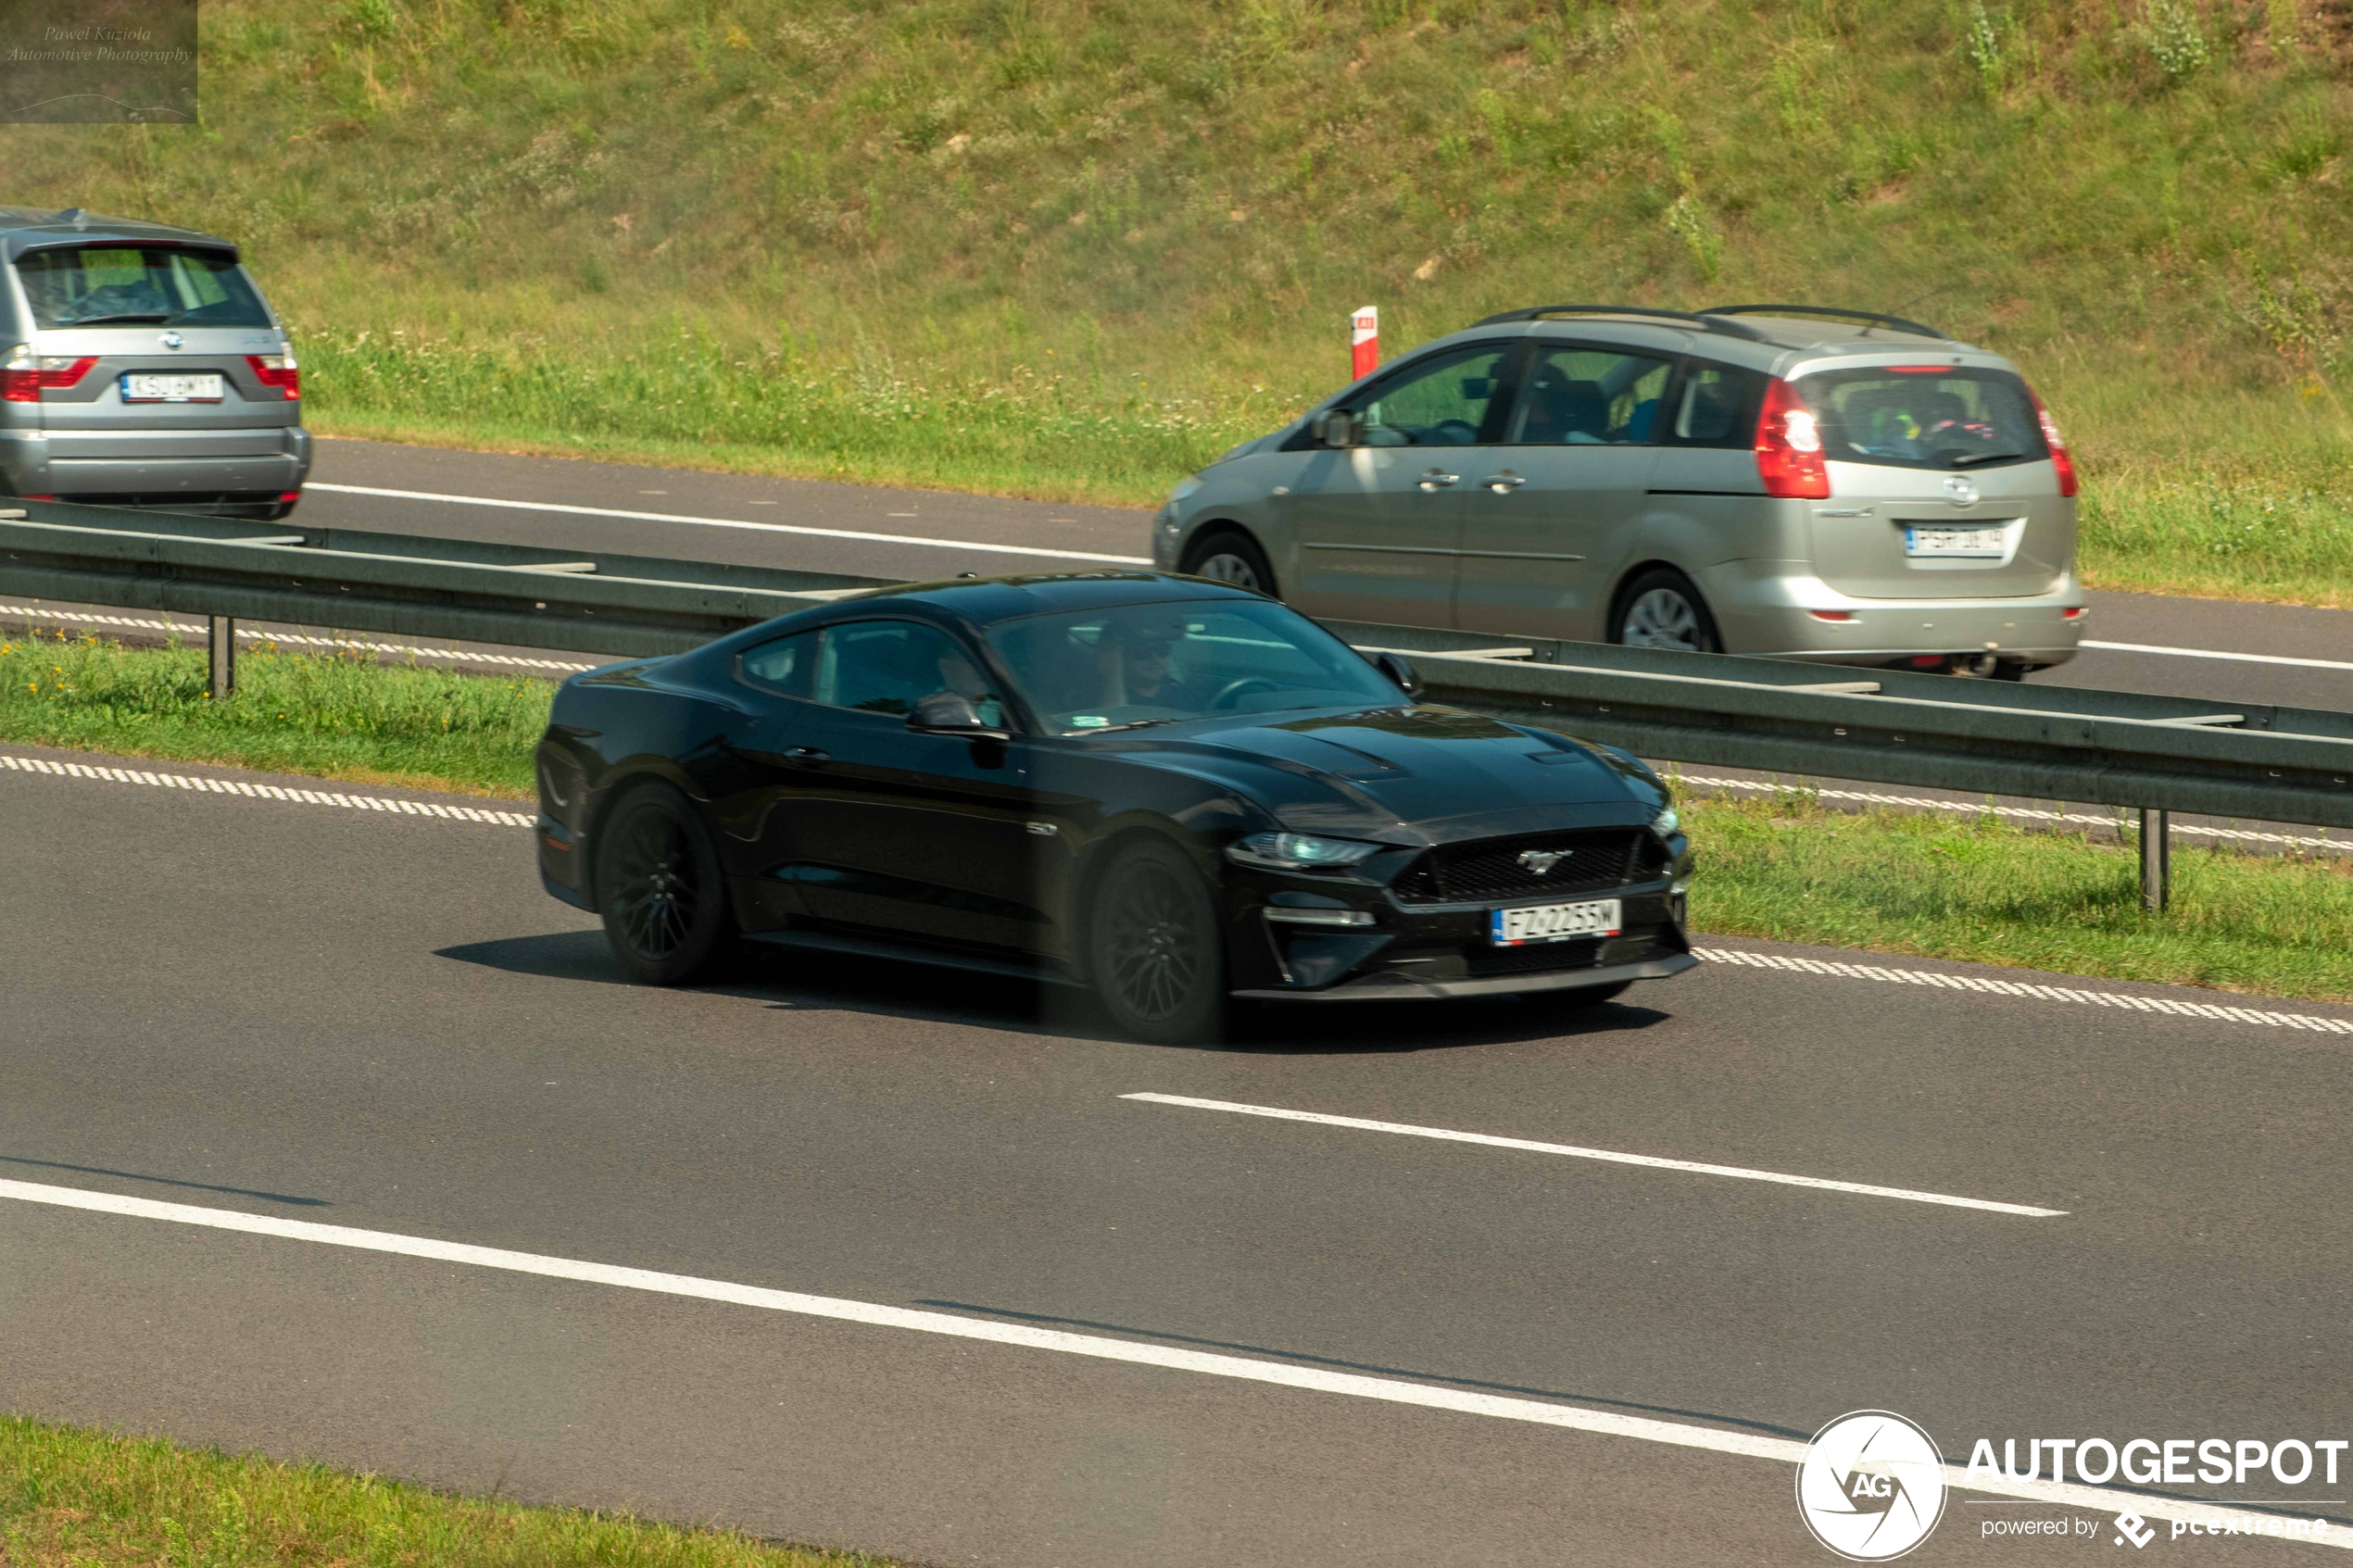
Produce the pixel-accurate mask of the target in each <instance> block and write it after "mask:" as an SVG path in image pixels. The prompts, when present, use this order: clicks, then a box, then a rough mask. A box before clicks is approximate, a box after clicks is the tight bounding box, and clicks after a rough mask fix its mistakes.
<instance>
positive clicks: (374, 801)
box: [0, 753, 535, 828]
mask: <svg viewBox="0 0 2353 1568" xmlns="http://www.w3.org/2000/svg"><path fill="white" fill-rule="evenodd" d="M0 770H6V771H11V772H19V773H46V774H48V775H50V776H51V777H53V778H67V779H94V780H97V781H98V782H100V783H102V784H145V785H146V786H147V787H149V788H151V789H184V790H190V791H193V792H195V794H198V795H230V796H238V797H245V798H249V799H254V800H280V801H286V802H290V803H292V804H296V805H302V806H337V807H341V808H343V809H346V810H352V811H382V812H384V813H386V814H387V815H390V816H396V817H425V818H432V819H436V820H438V821H442V822H481V823H485V824H487V825H490V826H493V827H521V828H527V827H529V826H531V825H532V823H533V822H534V821H535V819H534V818H532V817H531V816H529V815H527V814H525V813H523V812H522V811H497V810H492V809H488V808H485V807H480V806H446V805H443V804H442V803H441V802H440V801H437V800H402V799H399V798H397V797H393V796H385V795H350V794H346V793H345V792H343V791H341V790H323V789H290V788H288V787H286V786H285V785H283V784H249V783H247V782H246V781H245V780H244V779H216V778H205V777H201V776H198V775H196V774H193V773H152V772H149V771H146V770H145V769H144V768H105V767H100V766H98V765H96V764H94V763H89V762H53V761H51V760H50V759H47V758H45V757H11V756H8V755H7V754H6V753H0Z"/></svg>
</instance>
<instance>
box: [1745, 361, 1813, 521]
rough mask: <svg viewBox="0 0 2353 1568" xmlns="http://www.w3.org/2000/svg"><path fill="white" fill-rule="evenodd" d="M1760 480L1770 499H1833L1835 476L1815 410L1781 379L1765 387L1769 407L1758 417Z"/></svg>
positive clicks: (1757, 445)
mask: <svg viewBox="0 0 2353 1568" xmlns="http://www.w3.org/2000/svg"><path fill="white" fill-rule="evenodd" d="M1756 476H1757V477H1758V478H1759V479H1762V480H1763V481H1764V482H1765V494H1767V495H1780V496H1782V497H1784V498H1786V499H1791V500H1802V501H1827V500H1829V499H1830V495H1831V473H1830V470H1829V468H1827V467H1826V466H1825V465H1824V464H1823V462H1822V433H1821V430H1820V428H1819V426H1818V424H1817V423H1816V421H1815V419H1814V410H1813V409H1811V408H1807V407H1806V399H1805V398H1803V397H1800V396H1799V395H1797V388H1795V387H1793V386H1792V385H1790V383H1787V382H1785V381H1782V380H1780V378H1779V377H1775V378H1774V379H1773V380H1771V381H1769V382H1767V383H1765V407H1764V409H1763V411H1761V412H1760V413H1759V414H1758V415H1757V416H1756Z"/></svg>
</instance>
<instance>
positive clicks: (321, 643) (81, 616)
mask: <svg viewBox="0 0 2353 1568" xmlns="http://www.w3.org/2000/svg"><path fill="white" fill-rule="evenodd" d="M0 616H9V617H15V618H19V619H21V620H25V621H56V622H57V623H58V624H60V625H65V626H120V627H125V628H128V629H131V630H133V631H139V632H177V633H180V634H181V635H182V636H196V637H201V636H203V635H204V634H205V624H204V622H203V621H155V620H150V619H147V618H145V617H143V616H136V615H102V614H100V613H98V612H97V611H95V610H61V609H52V608H48V607H47V606H45V605H5V604H0ZM237 637H238V640H239V641H241V642H248V643H263V644H270V643H291V644H293V645H295V646H297V647H311V648H350V649H353V650H354V651H356V652H359V653H405V654H409V655H413V656H414V657H416V658H419V659H456V660H457V661H459V663H463V664H502V665H510V666H512V667H513V668H515V669H517V670H561V671H565V672H566V673H570V672H572V671H579V670H594V669H595V668H597V667H596V666H595V665H593V664H580V663H576V662H574V661H573V660H571V659H528V658H525V657H523V656H522V655H521V654H506V653H476V652H474V651H473V650H472V649H471V648H429V647H420V646H411V645H410V644H408V643H366V642H360V641H359V640H358V639H356V638H352V637H313V636H310V635H308V633H301V632H257V631H254V630H253V629H252V628H251V627H250V626H249V625H247V624H246V623H245V622H244V621H239V622H238V623H237Z"/></svg>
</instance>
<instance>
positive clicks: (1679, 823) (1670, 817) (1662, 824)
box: [1651, 806, 1683, 838]
mask: <svg viewBox="0 0 2353 1568" xmlns="http://www.w3.org/2000/svg"><path fill="white" fill-rule="evenodd" d="M1682 828H1683V819H1682V818H1680V817H1679V816H1677V815H1676V814H1675V808H1674V807H1672V806H1669V807H1668V808H1667V809H1666V810H1664V811H1661V812H1660V813H1659V814H1658V815H1657V816H1655V817H1653V818H1652V819H1651V832H1653V833H1655V834H1658V836H1659V837H1661V838H1672V837H1674V836H1675V835H1676V834H1678V833H1680V832H1681V831H1682Z"/></svg>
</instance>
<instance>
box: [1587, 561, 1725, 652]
mask: <svg viewBox="0 0 2353 1568" xmlns="http://www.w3.org/2000/svg"><path fill="white" fill-rule="evenodd" d="M1609 620H1610V629H1609V640H1610V641H1611V642H1613V643H1617V644H1619V645H1621V646H1625V647H1629V648H1676V649H1680V650H1682V651H1684V652H1687V653H1722V652H1723V651H1724V640H1723V638H1721V637H1719V636H1718V635H1717V632H1716V618H1715V617H1714V616H1712V615H1710V614H1708V613H1707V601H1706V600H1705V599H1704V598H1701V597H1700V595H1699V590H1698V589H1697V588H1694V587H1692V580H1691V579H1690V578H1688V577H1686V576H1684V575H1683V574H1682V573H1681V572H1680V571H1668V570H1666V569H1665V568H1661V569H1659V570H1656V571H1645V572H1643V573H1642V575H1641V576H1640V577H1637V578H1635V579H1634V580H1633V581H1632V582H1631V583H1628V584H1626V586H1625V587H1624V589H1622V590H1621V591H1620V592H1619V593H1618V596H1617V613H1616V614H1614V615H1612V616H1611V617H1610V618H1609Z"/></svg>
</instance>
